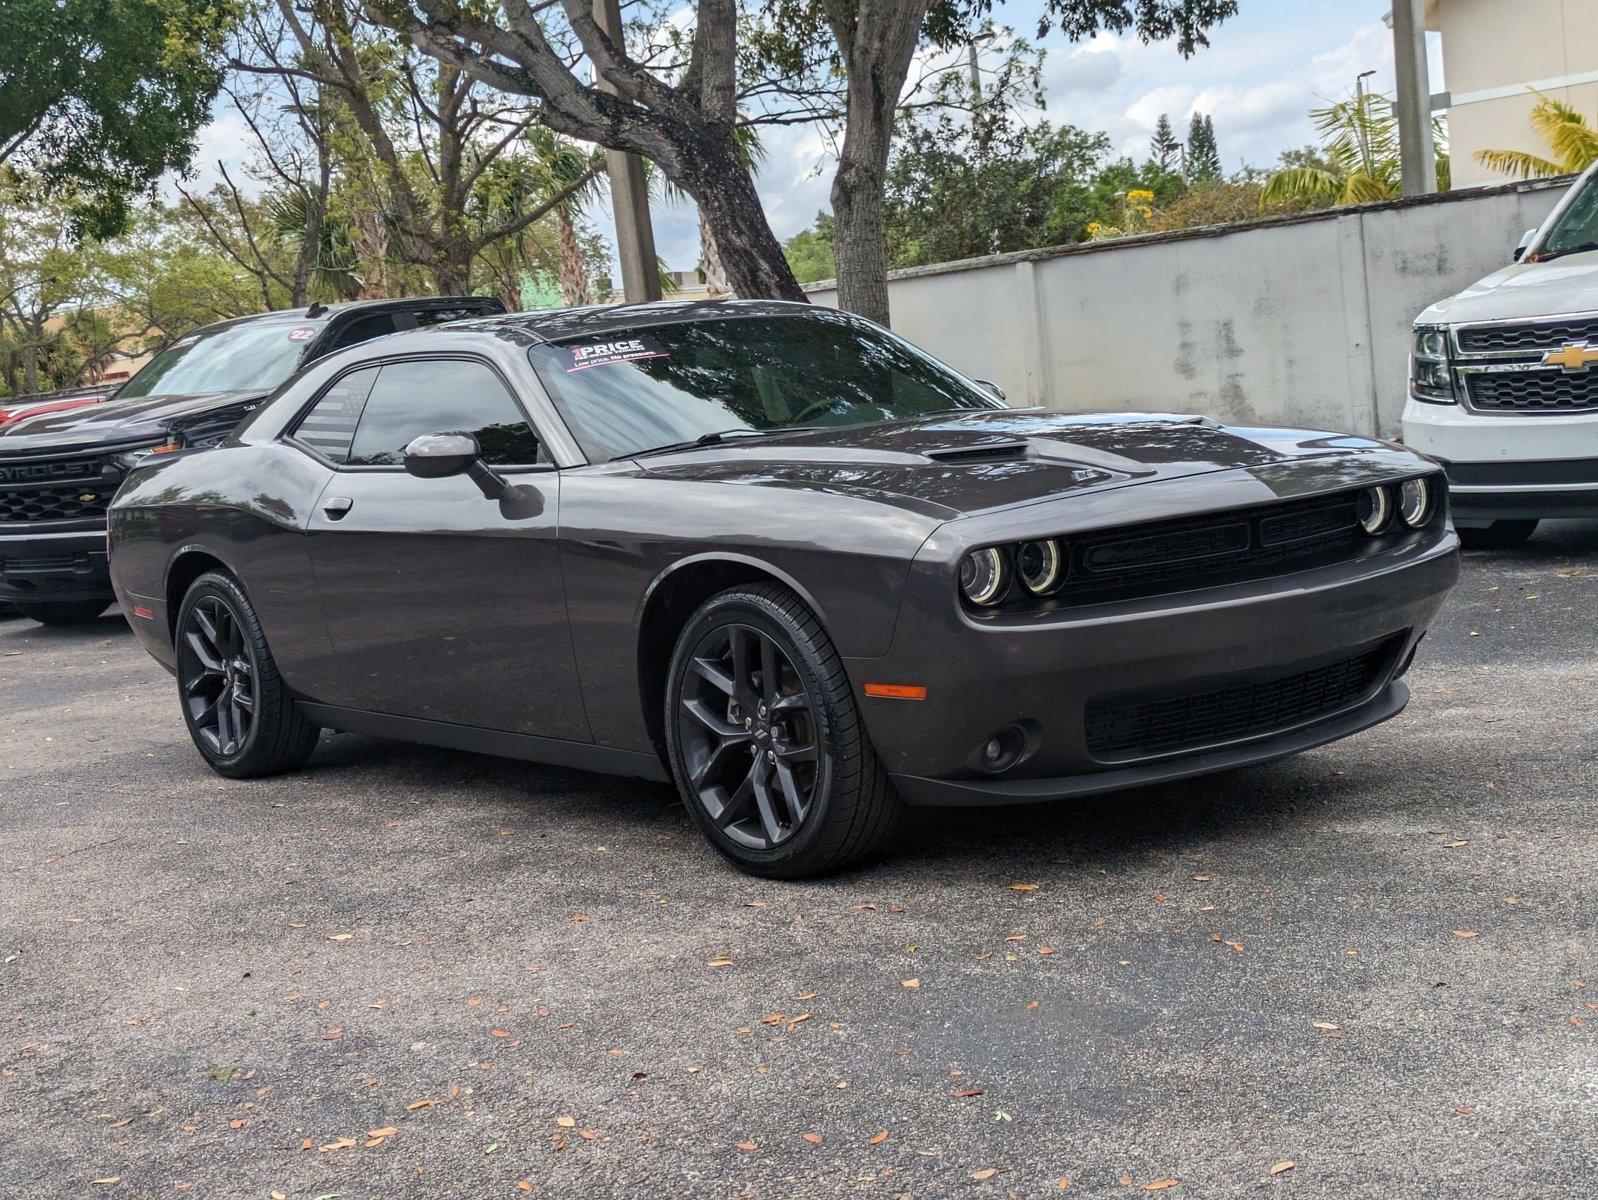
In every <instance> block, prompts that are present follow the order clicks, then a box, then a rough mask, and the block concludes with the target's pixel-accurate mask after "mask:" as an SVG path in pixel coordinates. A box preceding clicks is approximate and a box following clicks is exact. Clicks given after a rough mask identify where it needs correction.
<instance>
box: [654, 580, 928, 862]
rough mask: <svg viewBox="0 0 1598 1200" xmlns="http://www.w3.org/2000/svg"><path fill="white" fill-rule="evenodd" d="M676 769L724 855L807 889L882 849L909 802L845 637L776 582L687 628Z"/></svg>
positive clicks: (676, 720) (678, 686) (731, 597)
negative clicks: (874, 732)
mask: <svg viewBox="0 0 1598 1200" xmlns="http://www.w3.org/2000/svg"><path fill="white" fill-rule="evenodd" d="M665 715H666V733H667V741H668V744H669V749H670V753H671V765H672V773H673V775H674V776H675V778H676V781H677V786H678V790H679V791H680V792H681V793H682V797H683V802H684V803H685V804H686V805H687V806H688V811H689V813H690V814H691V815H692V817H693V819H694V822H695V823H696V824H697V825H698V826H699V828H700V830H701V831H702V832H703V833H704V835H705V836H706V837H707V838H708V839H709V840H710V843H711V845H713V846H715V848H716V849H717V850H718V851H720V852H721V854H722V855H723V856H725V857H726V858H727V859H728V860H729V861H731V862H732V863H733V864H734V865H735V866H737V867H739V868H740V869H742V870H744V871H747V872H749V873H750V874H753V875H764V876H768V877H772V878H781V879H799V878H804V877H806V876H811V875H819V874H823V873H825V872H827V871H832V870H836V869H838V868H840V867H843V866H846V865H848V864H849V863H852V862H856V861H858V860H860V859H862V858H864V857H866V856H868V855H870V854H872V853H873V852H875V851H876V850H878V849H880V847H881V846H882V844H883V843H884V842H885V841H886V840H887V838H888V837H889V835H890V834H891V833H892V831H893V827H894V824H895V818H896V817H897V816H898V813H899V810H900V807H901V804H900V801H899V798H898V796H897V795H896V794H895V793H894V790H893V785H892V784H891V783H889V782H888V777H887V772H886V771H884V770H883V767H882V763H881V761H880V760H879V759H878V757H877V752H876V750H875V749H874V748H873V747H872V745H871V740H870V738H869V737H868V736H867V735H866V729H865V724H864V722H863V721H862V720H861V716H860V710H859V706H858V704H857V703H856V702H855V698H854V693H853V692H852V690H851V689H850V686H849V680H848V678H847V676H846V675H845V674H844V670H843V663H842V661H841V660H840V659H839V657H838V652H837V650H836V649H835V648H834V647H833V644H832V640H831V639H830V638H829V637H828V636H827V634H826V631H825V630H823V629H822V628H821V625H820V623H819V622H818V621H817V620H816V619H815V616H814V614H812V613H811V612H810V610H809V609H808V608H806V607H805V605H804V603H803V601H801V600H800V599H799V598H798V597H797V596H795V595H794V594H793V593H792V592H791V591H789V590H788V589H786V588H784V587H781V586H779V585H776V584H761V585H756V586H751V587H747V588H738V589H734V590H732V591H728V592H723V593H721V594H720V595H719V596H715V597H713V598H712V599H711V600H709V601H708V602H706V603H705V604H704V605H703V606H702V607H701V608H700V609H699V611H698V612H696V613H695V614H694V616H693V617H692V619H690V620H689V622H688V624H687V625H686V626H685V627H684V629H683V631H682V633H681V634H680V635H679V637H678V639H677V649H676V653H675V654H674V655H673V656H672V664H671V673H670V676H669V681H668V687H667V689H666V714H665Z"/></svg>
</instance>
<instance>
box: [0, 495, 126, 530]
mask: <svg viewBox="0 0 1598 1200" xmlns="http://www.w3.org/2000/svg"><path fill="white" fill-rule="evenodd" d="M114 490H115V489H113V488H100V487H94V488H86V487H82V486H79V487H70V486H69V487H48V488H20V489H14V490H7V491H0V524H4V523H7V522H18V521H79V520H83V519H84V518H86V517H103V516H105V506H106V501H108V500H110V499H111V493H112V492H113V491H114Z"/></svg>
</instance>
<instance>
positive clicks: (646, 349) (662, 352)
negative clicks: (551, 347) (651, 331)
mask: <svg viewBox="0 0 1598 1200" xmlns="http://www.w3.org/2000/svg"><path fill="white" fill-rule="evenodd" d="M567 349H568V350H570V351H571V356H572V357H571V362H570V364H568V365H567V367H566V374H568V375H570V374H571V373H572V372H573V371H586V370H588V368H589V367H603V366H607V365H609V364H610V363H619V362H640V361H642V360H643V359H646V358H669V357H670V355H669V354H667V352H666V348H665V347H664V346H662V345H661V344H660V343H659V342H657V341H655V339H654V338H641V337H639V338H627V339H625V340H624V341H620V342H594V343H592V344H591V345H587V346H568V347H567Z"/></svg>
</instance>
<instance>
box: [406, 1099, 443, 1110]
mask: <svg viewBox="0 0 1598 1200" xmlns="http://www.w3.org/2000/svg"><path fill="white" fill-rule="evenodd" d="M437 1103H438V1101H437V1100H433V1099H431V1098H429V1099H426V1100H412V1101H411V1102H410V1103H409V1104H407V1105H406V1106H405V1111H406V1112H415V1111H416V1110H417V1109H419V1108H432V1107H433V1105H435V1104H437Z"/></svg>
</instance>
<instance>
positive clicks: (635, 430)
mask: <svg viewBox="0 0 1598 1200" xmlns="http://www.w3.org/2000/svg"><path fill="white" fill-rule="evenodd" d="M529 353H530V354H531V356H532V360H533V366H534V368H535V369H536V370H537V372H538V377H539V378H540V379H541V380H543V382H544V387H545V388H546V389H547V390H548V391H549V394H550V396H551V398H552V399H553V400H554V401H555V407H556V408H558V409H559V410H560V414H561V416H562V417H564V418H565V420H566V424H567V425H568V426H569V427H570V428H571V431H572V434H573V436H574V437H576V439H577V442H578V444H579V445H580V446H581V447H582V448H583V453H585V454H586V455H587V456H588V458H589V461H591V462H605V461H608V460H609V459H612V458H623V457H626V456H627V455H629V454H636V453H638V452H639V451H642V450H649V449H653V448H655V447H657V446H664V445H671V444H673V443H677V442H691V441H693V440H695V439H696V438H700V437H703V436H705V435H706V434H713V433H728V432H732V431H735V430H762V431H780V430H782V429H790V428H796V427H799V426H807V427H808V426H823V427H827V426H843V425H863V424H867V423H868V422H872V421H887V420H893V419H895V418H902V417H918V416H923V415H925V414H927V413H934V412H947V411H949V410H950V409H982V408H1002V407H1004V406H1003V405H1002V404H1000V403H999V402H998V401H997V400H995V399H994V398H993V397H992V396H990V395H989V394H988V393H987V392H985V391H982V390H980V389H978V388H977V387H976V386H974V385H973V384H972V383H970V382H969V381H967V380H965V379H963V378H962V377H961V376H959V375H956V374H955V373H954V372H953V371H952V370H950V369H949V368H948V367H945V366H943V365H942V364H941V363H939V362H937V361H936V360H935V359H932V358H930V357H928V356H927V355H925V354H923V353H921V351H919V350H917V349H915V347H913V346H911V345H909V343H907V342H904V341H901V340H900V339H898V338H896V337H894V336H892V335H891V334H888V333H886V332H884V331H880V330H876V329H873V328H871V327H870V326H867V325H862V324H859V323H857V322H855V321H851V320H849V319H847V318H844V317H839V316H836V315H833V314H828V313H825V312H821V311H818V312H817V313H815V314H813V315H806V316H794V317H734V318H726V319H721V320H711V321H696V322H693V323H685V324H680V325H659V326H653V327H650V328H647V329H644V330H642V331H640V332H637V333H620V334H617V333H611V334H606V335H604V336H603V337H591V338H580V339H573V340H569V341H564V342H555V343H551V344H548V345H541V346H535V347H533V349H532V350H531V351H530V352H529Z"/></svg>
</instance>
